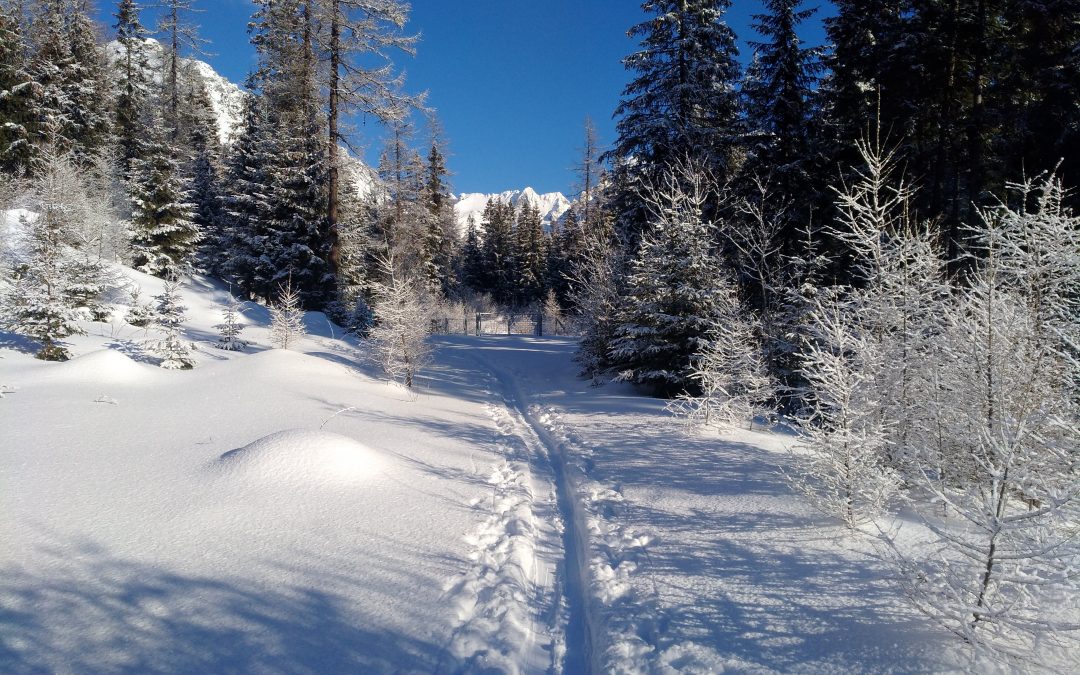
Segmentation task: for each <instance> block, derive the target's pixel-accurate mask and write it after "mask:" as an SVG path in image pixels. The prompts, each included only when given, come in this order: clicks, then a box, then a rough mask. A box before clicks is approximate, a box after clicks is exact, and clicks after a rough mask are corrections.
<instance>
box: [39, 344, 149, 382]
mask: <svg viewBox="0 0 1080 675" xmlns="http://www.w3.org/2000/svg"><path fill="white" fill-rule="evenodd" d="M50 370H51V374H52V376H53V377H56V378H59V379H64V380H70V381H75V382H90V383H95V384H118V383H134V382H139V381H140V380H146V379H149V378H152V377H154V375H157V374H158V369H157V368H154V367H152V366H147V365H143V364H141V363H136V362H135V361H133V360H132V359H131V358H130V357H128V356H127V355H125V354H121V353H120V352H118V351H116V350H115V349H99V350H97V351H93V352H90V353H89V354H85V355H83V356H78V357H76V358H74V359H71V360H70V361H65V362H63V363H60V364H57V365H56V366H54V367H53V368H51V369H50Z"/></svg>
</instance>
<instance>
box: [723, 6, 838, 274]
mask: <svg viewBox="0 0 1080 675" xmlns="http://www.w3.org/2000/svg"><path fill="white" fill-rule="evenodd" d="M802 4H803V3H802V0H767V2H765V9H766V10H767V12H768V13H767V14H756V15H754V19H755V24H754V29H755V30H756V31H757V32H758V33H759V34H760V35H761V36H762V37H763V38H766V40H767V41H766V42H754V43H751V46H752V47H753V48H754V61H753V64H752V66H751V67H750V69H749V72H748V73H747V81H746V82H745V83H744V85H743V96H744V98H745V106H746V115H747V126H748V132H749V138H750V140H751V145H750V147H749V148H748V150H749V157H748V159H747V162H746V164H745V165H744V167H743V169H742V171H743V174H744V175H745V176H746V177H747V178H745V179H744V180H743V183H744V185H745V189H748V190H749V191H750V192H751V193H752V192H753V191H754V188H755V184H754V183H755V181H754V177H760V178H763V179H766V180H767V182H768V183H769V185H770V188H771V189H772V190H773V191H774V193H775V194H778V195H780V196H781V198H783V199H790V200H792V201H793V205H797V207H796V208H788V209H785V210H784V211H783V212H782V214H783V222H782V223H781V231H780V233H779V242H778V243H779V244H780V245H781V250H783V251H784V252H786V253H788V254H792V253H794V252H795V248H796V247H797V246H799V245H800V244H801V242H802V237H800V236H799V230H800V228H802V227H804V226H805V225H806V224H807V223H808V222H810V220H811V212H810V210H809V208H808V207H809V206H811V205H812V204H813V202H814V200H813V198H812V190H813V178H814V176H813V175H812V173H813V169H814V168H815V167H814V166H813V165H812V163H811V162H812V160H813V154H812V146H811V142H812V139H813V136H814V134H813V133H812V126H811V121H812V120H811V114H812V113H811V98H812V96H813V92H814V89H815V88H816V74H817V72H818V70H819V69H820V65H819V58H820V50H818V49H814V48H807V47H804V46H803V44H802V41H801V40H800V39H799V36H798V32H797V29H798V27H799V25H800V24H802V23H803V22H804V21H806V20H807V19H808V18H810V17H811V16H812V15H813V14H814V11H815V10H813V9H805V10H800V9H799V7H800V5H802ZM766 177H767V178H766Z"/></svg>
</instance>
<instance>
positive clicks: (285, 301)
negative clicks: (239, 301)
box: [270, 280, 307, 349]
mask: <svg viewBox="0 0 1080 675" xmlns="http://www.w3.org/2000/svg"><path fill="white" fill-rule="evenodd" d="M301 302H302V300H301V297H300V293H299V292H297V290H296V289H295V288H293V286H292V280H286V281H285V283H283V284H281V286H279V287H278V293H277V299H276V300H275V301H274V302H273V303H271V304H270V343H271V344H272V345H274V346H275V347H277V348H279V349H288V348H289V347H290V346H295V345H296V343H297V341H298V340H300V338H302V337H304V335H305V334H306V332H307V331H306V330H305V328H304V310H303V307H302V305H301Z"/></svg>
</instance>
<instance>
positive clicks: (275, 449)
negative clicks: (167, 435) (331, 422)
mask: <svg viewBox="0 0 1080 675" xmlns="http://www.w3.org/2000/svg"><path fill="white" fill-rule="evenodd" d="M383 464H384V462H383V459H382V458H381V457H380V456H379V454H378V453H376V452H375V451H374V450H372V449H370V448H368V447H367V446H365V445H363V444H361V443H359V442H357V441H355V440H353V439H351V438H349V437H347V436H342V435H340V434H334V433H330V432H329V431H313V430H310V429H288V430H286V431H279V432H277V433H273V434H270V435H268V436H264V437H262V438H260V439H258V440H257V441H254V442H252V443H250V444H248V445H245V446H244V447H242V448H237V449H236V450H230V451H229V452H226V453H225V454H223V455H222V456H221V459H220V460H218V462H216V463H215V468H216V469H218V470H219V471H220V472H221V473H222V474H223V475H224V476H226V477H228V478H231V479H234V480H238V481H243V482H245V483H269V484H273V485H277V484H280V483H286V482H287V483H303V484H313V483H352V482H355V481H358V480H361V479H364V478H368V477H371V476H374V475H376V474H377V473H380V471H379V469H380V467H381V466H383Z"/></svg>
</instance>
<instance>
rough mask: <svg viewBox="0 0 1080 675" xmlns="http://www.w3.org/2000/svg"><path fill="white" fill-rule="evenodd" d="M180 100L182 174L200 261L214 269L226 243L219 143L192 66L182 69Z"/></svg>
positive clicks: (200, 82)
mask: <svg viewBox="0 0 1080 675" xmlns="http://www.w3.org/2000/svg"><path fill="white" fill-rule="evenodd" d="M183 84H184V94H183V97H182V98H181V101H180V127H181V140H182V145H183V146H184V149H185V151H186V153H187V157H185V161H184V162H183V164H182V169H183V173H184V174H185V176H186V178H187V182H188V184H189V185H190V187H191V190H190V192H191V194H190V198H189V199H190V202H191V205H192V209H191V220H192V223H193V224H194V226H195V229H196V230H198V232H199V237H200V246H199V262H200V263H201V265H202V267H203V268H205V269H207V270H210V271H217V269H218V267H219V264H220V260H219V256H221V255H223V253H224V249H225V245H226V243H227V242H226V233H225V215H224V213H223V210H222V201H223V200H222V194H221V192H222V185H221V172H220V168H219V163H220V160H221V143H220V141H219V139H218V131H217V121H216V119H215V115H214V111H213V108H212V107H211V104H210V97H209V95H208V94H207V92H206V87H205V85H204V84H203V82H202V79H201V78H200V77H199V75H198V73H197V72H195V70H194V69H193V68H188V69H185V71H184V78H183Z"/></svg>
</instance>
